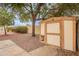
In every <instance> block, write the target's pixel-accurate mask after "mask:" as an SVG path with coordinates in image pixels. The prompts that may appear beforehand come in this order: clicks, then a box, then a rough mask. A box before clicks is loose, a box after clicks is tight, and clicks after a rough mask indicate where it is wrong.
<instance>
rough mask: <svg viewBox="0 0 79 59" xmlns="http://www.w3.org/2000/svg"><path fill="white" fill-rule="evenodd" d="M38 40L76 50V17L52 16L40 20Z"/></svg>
mask: <svg viewBox="0 0 79 59" xmlns="http://www.w3.org/2000/svg"><path fill="white" fill-rule="evenodd" d="M40 28H41V29H40V41H41V42H42V43H45V44H50V45H55V46H59V47H61V48H63V49H66V50H71V51H76V17H74V16H73V17H52V18H49V19H47V20H44V21H41V24H40Z"/></svg>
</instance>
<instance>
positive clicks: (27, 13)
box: [5, 3, 47, 36]
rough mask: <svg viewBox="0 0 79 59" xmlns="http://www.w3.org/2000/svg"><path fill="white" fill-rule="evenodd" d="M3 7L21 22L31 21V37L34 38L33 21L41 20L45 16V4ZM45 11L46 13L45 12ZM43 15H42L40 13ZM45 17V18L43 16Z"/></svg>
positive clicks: (8, 5)
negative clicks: (15, 15) (15, 14)
mask: <svg viewBox="0 0 79 59" xmlns="http://www.w3.org/2000/svg"><path fill="white" fill-rule="evenodd" d="M5 6H6V7H7V8H9V9H11V11H12V12H13V13H17V15H18V16H19V18H20V19H21V21H27V19H32V36H35V21H36V20H37V19H42V18H44V17H45V16H46V14H45V13H46V12H47V9H46V6H47V5H46V4H43V3H38V4H36V3H27V4H19V3H18V4H17V3H15V4H5ZM45 10H46V12H45ZM43 11H44V13H43V14H42V12H43ZM44 15H45V16H44Z"/></svg>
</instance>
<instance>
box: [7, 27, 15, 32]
mask: <svg viewBox="0 0 79 59" xmlns="http://www.w3.org/2000/svg"><path fill="white" fill-rule="evenodd" d="M6 29H7V32H10V31H11V32H13V31H14V27H7V28H6Z"/></svg>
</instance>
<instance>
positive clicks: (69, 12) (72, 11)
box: [49, 3, 79, 16]
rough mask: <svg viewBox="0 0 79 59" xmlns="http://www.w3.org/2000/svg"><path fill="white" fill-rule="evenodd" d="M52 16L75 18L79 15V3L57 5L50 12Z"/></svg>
mask: <svg viewBox="0 0 79 59" xmlns="http://www.w3.org/2000/svg"><path fill="white" fill-rule="evenodd" d="M49 14H51V15H52V16H73V15H74V16H75V15H78V14H79V4H77V3H57V4H54V5H53V6H52V9H51V10H49Z"/></svg>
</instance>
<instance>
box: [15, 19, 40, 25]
mask: <svg viewBox="0 0 79 59" xmlns="http://www.w3.org/2000/svg"><path fill="white" fill-rule="evenodd" d="M14 22H15V24H14V26H20V25H27V24H28V25H32V22H31V21H29V22H24V23H22V22H20V20H19V19H15V21H14ZM39 22H40V21H36V23H35V25H39Z"/></svg>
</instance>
